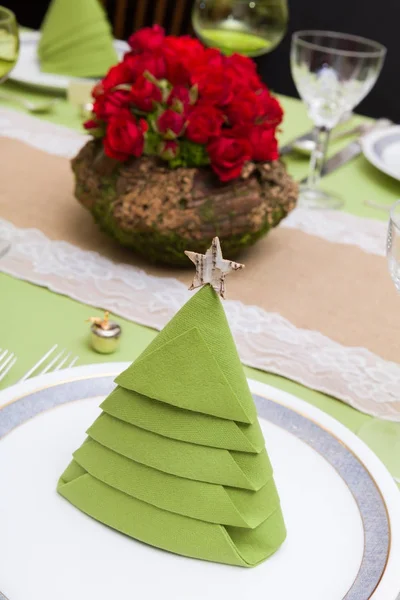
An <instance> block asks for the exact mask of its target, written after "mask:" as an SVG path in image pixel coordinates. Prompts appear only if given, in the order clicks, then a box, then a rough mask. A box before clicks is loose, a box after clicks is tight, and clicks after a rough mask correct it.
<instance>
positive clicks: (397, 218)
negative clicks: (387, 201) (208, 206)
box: [390, 200, 400, 231]
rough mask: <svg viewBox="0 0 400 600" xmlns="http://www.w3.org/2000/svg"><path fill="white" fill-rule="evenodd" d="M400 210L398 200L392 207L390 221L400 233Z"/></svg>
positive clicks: (399, 201)
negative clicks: (399, 210)
mask: <svg viewBox="0 0 400 600" xmlns="http://www.w3.org/2000/svg"><path fill="white" fill-rule="evenodd" d="M399 208H400V200H396V202H395V203H394V204H393V205H392V207H391V209H390V221H391V222H392V223H393V225H394V226H395V227H396V229H398V230H399V231H400V213H399V214H398V213H397V212H396V211H397V210H398V209H399Z"/></svg>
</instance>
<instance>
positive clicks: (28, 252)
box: [0, 219, 400, 421]
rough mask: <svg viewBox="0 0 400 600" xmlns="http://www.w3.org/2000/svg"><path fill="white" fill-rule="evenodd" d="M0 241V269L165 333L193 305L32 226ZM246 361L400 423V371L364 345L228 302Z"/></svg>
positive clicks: (175, 289)
mask: <svg viewBox="0 0 400 600" xmlns="http://www.w3.org/2000/svg"><path fill="white" fill-rule="evenodd" d="M0 239H3V240H6V241H9V242H11V249H10V251H9V252H8V253H7V254H6V256H4V257H3V258H2V259H1V261H0V269H1V271H3V272H5V273H8V274H10V275H13V276H14V277H18V278H20V279H24V280H26V281H30V282H32V283H35V284H38V285H42V286H45V287H47V288H49V289H50V290H52V291H54V292H58V293H61V294H65V295H67V296H69V297H71V298H74V299H75V300H78V301H79V302H84V303H86V304H90V305H93V306H99V307H107V308H108V309H110V310H111V311H112V312H114V313H115V314H119V315H120V316H122V317H125V318H126V319H130V320H132V321H135V322H137V323H141V324H143V325H148V326H150V327H154V328H156V329H161V328H162V327H164V325H165V324H166V323H167V322H168V321H169V319H170V318H171V317H172V316H173V315H174V314H175V312H176V311H177V310H178V309H179V308H180V307H181V306H182V305H183V304H184V302H186V301H187V300H188V298H189V297H190V293H189V292H188V290H187V289H186V287H185V286H184V285H183V284H182V283H181V282H179V281H178V280H176V279H173V278H161V277H154V276H150V275H148V274H147V273H145V271H142V270H141V269H138V268H136V267H133V266H131V265H124V264H115V263H113V262H112V261H110V260H108V259H106V258H104V257H102V256H100V255H99V254H97V253H96V252H87V251H83V250H80V249H79V248H77V247H75V246H73V245H71V244H68V243H66V242H58V241H52V240H50V239H48V238H47V237H46V236H45V235H44V234H43V233H41V232H40V231H37V230H34V229H19V228H17V227H15V226H14V225H12V224H11V223H9V222H7V221H5V220H2V219H0ZM224 306H225V309H226V312H227V316H228V320H229V324H230V326H231V328H232V332H233V335H234V337H235V341H236V343H237V346H238V349H239V354H240V357H241V360H242V361H243V363H245V364H246V365H249V366H251V367H255V368H258V369H262V370H264V371H269V372H271V373H276V374H278V375H283V376H285V377H287V378H289V379H293V380H294V381H298V382H299V383H302V384H303V385H305V386H307V387H310V388H314V389H316V390H320V391H322V392H325V393H327V394H330V395H332V396H335V397H337V398H340V399H341V400H344V401H346V402H348V403H349V404H351V405H352V406H354V407H355V408H357V409H359V410H362V411H364V412H367V413H369V414H372V415H374V416H379V417H383V418H386V419H390V420H394V421H397V420H398V421H400V400H399V396H398V390H399V383H400V366H399V365H397V364H395V363H391V362H388V361H385V360H382V359H381V358H379V357H378V356H376V355H374V354H373V353H372V352H369V351H368V350H366V349H363V348H348V347H345V346H341V345H340V344H338V343H336V342H334V341H332V340H330V339H329V338H327V337H325V336H324V335H322V334H320V333H318V332H317V331H309V330H305V329H299V328H297V327H295V326H294V325H292V324H291V323H290V322H289V321H288V320H287V319H284V318H283V317H282V316H281V315H279V314H276V313H268V312H266V311H264V310H262V309H261V308H258V307H256V306H246V305H244V304H242V303H241V302H237V301H232V300H228V301H226V302H224Z"/></svg>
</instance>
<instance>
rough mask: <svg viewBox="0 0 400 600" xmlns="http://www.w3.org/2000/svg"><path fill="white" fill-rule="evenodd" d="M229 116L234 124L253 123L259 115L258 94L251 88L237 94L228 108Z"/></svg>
mask: <svg viewBox="0 0 400 600" xmlns="http://www.w3.org/2000/svg"><path fill="white" fill-rule="evenodd" d="M226 114H227V117H228V119H229V121H230V123H231V124H232V125H242V124H249V125H250V124H251V125H253V124H254V122H255V120H256V118H257V117H258V116H259V106H258V103H257V96H256V94H255V93H254V92H252V91H251V90H249V89H246V90H244V91H243V92H242V93H241V94H239V95H237V96H235V97H234V98H233V100H232V102H231V103H230V104H229V106H227V108H226Z"/></svg>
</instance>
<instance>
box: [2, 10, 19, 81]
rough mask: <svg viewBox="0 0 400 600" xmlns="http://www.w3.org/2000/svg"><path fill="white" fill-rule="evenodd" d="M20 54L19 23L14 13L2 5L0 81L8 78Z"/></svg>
mask: <svg viewBox="0 0 400 600" xmlns="http://www.w3.org/2000/svg"><path fill="white" fill-rule="evenodd" d="M18 54H19V36H18V24H17V20H16V18H15V15H14V13H13V12H12V11H11V10H9V9H8V8H4V7H3V6H0V83H2V82H3V81H5V79H7V76H8V75H9V73H10V72H11V71H12V69H13V68H14V66H15V63H16V62H17V59H18Z"/></svg>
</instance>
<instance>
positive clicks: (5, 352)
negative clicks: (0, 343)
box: [0, 348, 8, 362]
mask: <svg viewBox="0 0 400 600" xmlns="http://www.w3.org/2000/svg"><path fill="white" fill-rule="evenodd" d="M0 352H2V354H0V362H1V361H2V360H3V358H5V357H6V356H7V352H8V350H4V351H2V349H1V348H0Z"/></svg>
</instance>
